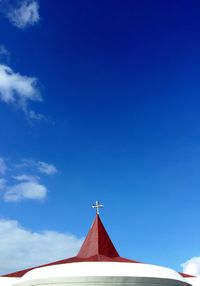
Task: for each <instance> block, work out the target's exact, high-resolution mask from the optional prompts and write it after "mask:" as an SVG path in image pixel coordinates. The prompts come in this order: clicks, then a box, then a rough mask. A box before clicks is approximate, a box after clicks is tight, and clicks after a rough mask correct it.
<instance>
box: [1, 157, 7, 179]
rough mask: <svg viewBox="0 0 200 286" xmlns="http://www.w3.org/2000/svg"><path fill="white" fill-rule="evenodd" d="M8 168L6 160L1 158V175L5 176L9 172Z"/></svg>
mask: <svg viewBox="0 0 200 286" xmlns="http://www.w3.org/2000/svg"><path fill="white" fill-rule="evenodd" d="M7 169H8V167H7V165H6V162H5V159H3V158H1V157H0V174H1V175H4V174H5V173H6V171H7Z"/></svg>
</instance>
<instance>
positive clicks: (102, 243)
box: [2, 214, 137, 277]
mask: <svg viewBox="0 0 200 286" xmlns="http://www.w3.org/2000/svg"><path fill="white" fill-rule="evenodd" d="M86 261H88V262H95V261H102V262H103V261H107V262H109V261H110V262H132V263H137V261H135V260H130V259H127V258H123V257H120V256H119V254H118V252H117V250H116V249H115V247H114V245H113V243H112V241H111V239H110V237H109V235H108V234H107V231H106V230H105V228H104V226H103V223H102V222H101V219H100V217H99V215H98V214H97V215H96V217H95V220H94V222H93V224H92V227H91V228H90V230H89V232H88V235H87V236H86V239H85V241H84V242H83V244H82V247H81V249H80V251H79V253H78V254H77V256H74V257H71V258H67V259H62V260H58V261H54V262H51V263H47V264H43V265H39V266H36V267H31V268H27V269H24V270H20V271H17V272H13V273H9V274H6V275H2V276H4V277H22V276H23V275H24V274H25V273H27V272H28V271H30V270H32V269H35V268H39V267H44V266H50V265H58V264H64V263H73V262H86Z"/></svg>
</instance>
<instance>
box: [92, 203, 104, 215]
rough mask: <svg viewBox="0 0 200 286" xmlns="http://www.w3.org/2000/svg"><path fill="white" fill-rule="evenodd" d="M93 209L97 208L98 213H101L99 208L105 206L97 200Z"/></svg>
mask: <svg viewBox="0 0 200 286" xmlns="http://www.w3.org/2000/svg"><path fill="white" fill-rule="evenodd" d="M92 207H93V209H94V208H95V209H96V214H98V215H99V209H100V208H102V207H103V205H102V204H100V202H99V201H96V202H95V204H93V205H92Z"/></svg>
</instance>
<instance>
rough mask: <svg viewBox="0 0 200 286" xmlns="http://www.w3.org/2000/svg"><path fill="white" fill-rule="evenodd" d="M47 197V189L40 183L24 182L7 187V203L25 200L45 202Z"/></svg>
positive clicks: (5, 195) (5, 196)
mask: <svg viewBox="0 0 200 286" xmlns="http://www.w3.org/2000/svg"><path fill="white" fill-rule="evenodd" d="M46 195H47V188H46V187H45V186H44V185H42V184H40V183H39V182H37V181H35V180H33V181H24V182H21V183H18V184H15V185H13V186H11V187H7V188H6V191H5V194H4V200H5V201H6V202H20V201H23V200H37V201H38V200H39V201H41V200H44V199H45V197H46Z"/></svg>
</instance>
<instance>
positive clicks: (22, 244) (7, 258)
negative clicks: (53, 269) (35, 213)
mask: <svg viewBox="0 0 200 286" xmlns="http://www.w3.org/2000/svg"><path fill="white" fill-rule="evenodd" d="M81 243H82V238H78V237H76V236H74V235H72V234H69V233H60V232H56V231H48V230H45V231H41V232H35V231H34V232H33V231H31V230H27V229H26V228H23V227H22V226H21V225H20V224H19V223H18V222H17V221H15V220H2V219H0V257H1V259H0V273H1V274H5V273H9V272H13V271H16V270H19V269H24V268H27V267H31V266H36V265H40V264H43V263H47V262H51V261H55V260H59V259H63V258H66V257H70V256H73V255H75V254H76V253H77V251H78V249H79V247H80V245H81ZM52 250H53V251H52Z"/></svg>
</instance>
